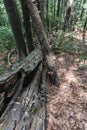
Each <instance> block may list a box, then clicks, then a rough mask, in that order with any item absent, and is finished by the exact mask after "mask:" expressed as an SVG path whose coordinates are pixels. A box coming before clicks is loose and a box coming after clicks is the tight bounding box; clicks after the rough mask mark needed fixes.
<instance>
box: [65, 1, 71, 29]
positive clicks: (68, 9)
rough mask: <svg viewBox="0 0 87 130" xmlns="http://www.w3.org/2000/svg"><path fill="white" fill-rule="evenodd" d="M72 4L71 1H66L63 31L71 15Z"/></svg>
mask: <svg viewBox="0 0 87 130" xmlns="http://www.w3.org/2000/svg"><path fill="white" fill-rule="evenodd" d="M72 3H73V0H68V3H67V9H66V16H65V22H64V26H63V30H64V31H65V29H66V28H67V27H68V23H69V18H70V14H71V7H72Z"/></svg>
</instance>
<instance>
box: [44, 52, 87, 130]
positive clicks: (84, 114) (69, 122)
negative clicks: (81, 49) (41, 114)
mask: <svg viewBox="0 0 87 130" xmlns="http://www.w3.org/2000/svg"><path fill="white" fill-rule="evenodd" d="M54 61H55V66H56V68H57V74H58V77H59V85H58V86H54V85H52V84H51V83H50V81H47V104H46V113H47V130H87V69H86V68H85V69H83V70H78V66H79V65H80V64H81V63H80V62H79V61H78V59H76V57H75V56H71V55H69V54H64V53H63V54H58V55H56V56H55V58H54Z"/></svg>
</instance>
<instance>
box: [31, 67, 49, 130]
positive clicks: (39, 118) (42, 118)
mask: <svg viewBox="0 0 87 130" xmlns="http://www.w3.org/2000/svg"><path fill="white" fill-rule="evenodd" d="M46 71H47V70H46V69H45V68H44V69H43V74H42V81H41V86H40V96H41V97H40V107H39V108H38V109H37V111H36V113H35V116H34V118H33V122H32V125H31V130H45V129H46V111H45V110H46V109H45V106H46V104H45V103H46Z"/></svg>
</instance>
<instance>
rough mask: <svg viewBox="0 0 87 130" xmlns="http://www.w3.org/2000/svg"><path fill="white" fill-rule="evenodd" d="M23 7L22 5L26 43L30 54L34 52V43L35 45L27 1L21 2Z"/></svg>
mask: <svg viewBox="0 0 87 130" xmlns="http://www.w3.org/2000/svg"><path fill="white" fill-rule="evenodd" d="M21 5H22V12H23V19H24V27H25V33H26V40H27V41H26V42H27V46H28V50H29V53H30V52H32V51H33V50H34V43H33V38H32V31H31V23H30V13H29V9H28V7H27V4H26V1H24V0H21Z"/></svg>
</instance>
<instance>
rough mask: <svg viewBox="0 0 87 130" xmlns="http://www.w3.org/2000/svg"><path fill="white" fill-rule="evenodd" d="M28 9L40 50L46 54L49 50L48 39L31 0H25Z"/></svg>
mask: <svg viewBox="0 0 87 130" xmlns="http://www.w3.org/2000/svg"><path fill="white" fill-rule="evenodd" d="M26 2H27V5H28V8H29V11H30V15H31V19H32V22H33V25H34V29H35V31H36V34H37V37H38V40H39V42H40V44H41V46H42V51H43V54H44V55H46V54H47V53H48V52H49V51H50V48H49V47H48V40H47V36H46V34H45V31H44V28H43V23H42V21H41V18H40V15H39V12H38V9H37V8H36V6H35V4H34V3H33V2H32V0H26Z"/></svg>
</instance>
